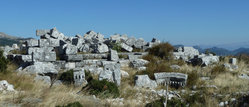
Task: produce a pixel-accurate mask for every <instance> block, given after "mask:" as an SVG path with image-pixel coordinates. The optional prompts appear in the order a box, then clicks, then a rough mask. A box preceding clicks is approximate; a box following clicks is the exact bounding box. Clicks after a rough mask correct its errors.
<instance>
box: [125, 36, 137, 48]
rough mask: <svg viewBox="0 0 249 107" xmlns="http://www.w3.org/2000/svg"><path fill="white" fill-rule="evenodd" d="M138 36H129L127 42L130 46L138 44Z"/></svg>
mask: <svg viewBox="0 0 249 107" xmlns="http://www.w3.org/2000/svg"><path fill="white" fill-rule="evenodd" d="M136 41H137V40H136V38H134V37H132V38H128V39H127V41H126V42H125V43H126V44H127V45H128V46H131V47H132V46H134V45H135V44H136Z"/></svg>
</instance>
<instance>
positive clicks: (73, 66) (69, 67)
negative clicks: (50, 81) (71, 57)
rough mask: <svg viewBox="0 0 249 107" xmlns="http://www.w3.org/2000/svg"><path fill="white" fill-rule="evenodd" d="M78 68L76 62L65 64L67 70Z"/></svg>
mask: <svg viewBox="0 0 249 107" xmlns="http://www.w3.org/2000/svg"><path fill="white" fill-rule="evenodd" d="M74 68H76V65H75V62H67V63H66V64H65V69H74Z"/></svg>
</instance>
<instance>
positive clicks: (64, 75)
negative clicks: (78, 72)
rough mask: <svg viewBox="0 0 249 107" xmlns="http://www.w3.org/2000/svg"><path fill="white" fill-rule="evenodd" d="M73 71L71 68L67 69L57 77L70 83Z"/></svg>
mask: <svg viewBox="0 0 249 107" xmlns="http://www.w3.org/2000/svg"><path fill="white" fill-rule="evenodd" d="M73 72H74V71H73V70H68V71H66V72H63V73H62V74H61V76H60V78H59V79H60V80H62V81H63V82H64V83H66V84H72V83H74V78H73Z"/></svg>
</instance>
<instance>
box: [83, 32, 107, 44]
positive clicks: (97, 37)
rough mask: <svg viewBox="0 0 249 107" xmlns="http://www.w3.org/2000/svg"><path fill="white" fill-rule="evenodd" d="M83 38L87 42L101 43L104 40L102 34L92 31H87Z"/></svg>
mask: <svg viewBox="0 0 249 107" xmlns="http://www.w3.org/2000/svg"><path fill="white" fill-rule="evenodd" d="M83 38H85V40H86V42H88V43H101V42H103V41H104V35H102V34H100V33H96V32H94V31H88V32H87V33H86V34H85V35H84V37H83Z"/></svg>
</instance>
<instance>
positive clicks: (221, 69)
mask: <svg viewBox="0 0 249 107" xmlns="http://www.w3.org/2000/svg"><path fill="white" fill-rule="evenodd" d="M224 72H226V68H225V66H224V65H216V66H214V67H213V68H212V69H211V74H212V75H216V74H220V73H224Z"/></svg>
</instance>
